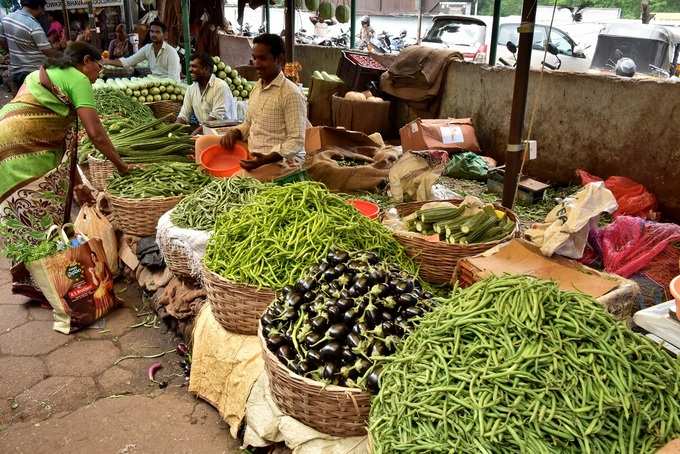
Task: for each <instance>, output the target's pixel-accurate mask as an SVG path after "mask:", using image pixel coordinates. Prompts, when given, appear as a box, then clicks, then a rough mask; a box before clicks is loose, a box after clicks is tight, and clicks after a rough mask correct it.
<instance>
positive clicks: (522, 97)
mask: <svg viewBox="0 0 680 454" xmlns="http://www.w3.org/2000/svg"><path fill="white" fill-rule="evenodd" d="M536 8H537V0H524V5H523V6H522V23H521V24H520V26H519V50H518V52H517V68H516V69H515V88H514V91H513V95H512V111H511V112H510V134H509V136H508V148H507V151H506V153H505V177H504V179H503V206H504V207H506V208H512V206H513V205H514V203H515V196H516V195H517V184H518V182H519V178H520V174H519V173H520V171H521V168H522V160H523V159H524V145H523V143H522V134H523V132H524V114H525V112H526V103H527V91H528V89H529V67H530V65H531V46H532V43H533V41H534V24H535V23H536ZM491 44H492V45H493V44H494V43H491Z"/></svg>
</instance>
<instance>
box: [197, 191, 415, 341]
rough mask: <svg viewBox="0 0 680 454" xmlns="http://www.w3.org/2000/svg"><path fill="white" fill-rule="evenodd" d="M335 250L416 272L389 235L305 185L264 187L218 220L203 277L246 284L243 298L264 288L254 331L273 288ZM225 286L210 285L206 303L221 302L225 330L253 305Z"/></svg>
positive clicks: (340, 202)
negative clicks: (375, 257) (356, 252)
mask: <svg viewBox="0 0 680 454" xmlns="http://www.w3.org/2000/svg"><path fill="white" fill-rule="evenodd" d="M333 247H337V248H342V249H344V250H371V251H373V252H375V253H376V254H378V256H379V257H381V258H384V259H386V260H389V261H390V262H391V263H395V264H397V265H400V266H401V267H402V268H403V269H405V270H406V271H409V272H412V273H413V272H415V265H414V263H413V262H412V261H411V260H410V259H409V258H408V257H407V256H406V252H405V251H404V249H403V248H402V247H401V246H400V245H399V243H398V242H397V241H396V240H395V239H394V238H392V235H391V233H390V231H389V230H387V229H386V228H385V227H383V226H382V225H381V224H379V223H377V222H375V221H371V220H370V219H368V218H366V217H365V216H363V215H362V214H360V213H359V212H358V211H357V210H356V209H355V208H354V207H352V206H351V205H349V204H347V203H346V201H345V199H343V198H342V197H340V196H338V195H335V194H332V193H330V192H329V191H328V190H327V189H326V188H325V187H324V186H323V185H321V184H319V183H315V182H311V181H303V182H299V183H293V184H289V185H286V186H273V187H270V188H267V189H264V190H262V191H260V192H259V193H258V194H257V195H255V197H253V198H252V199H251V200H250V202H249V203H247V204H245V205H242V206H238V207H234V208H232V209H231V210H229V211H227V212H226V213H224V214H223V215H222V216H220V217H219V218H218V220H217V223H216V224H215V230H214V233H213V236H212V237H211V238H210V241H209V242H208V247H207V248H206V253H205V256H204V257H203V265H204V274H203V278H204V281H206V282H207V280H206V274H208V276H209V277H210V278H212V279H213V280H215V281H218V282H219V281H222V282H223V283H224V285H227V284H229V285H231V286H232V287H234V286H240V287H246V288H247V289H248V293H252V292H251V290H252V289H258V288H260V289H265V290H267V291H268V293H267V297H271V299H270V300H269V301H266V298H264V297H263V298H259V299H258V301H257V305H258V306H259V305H260V304H262V305H261V306H260V307H258V308H256V309H257V310H259V313H257V314H256V315H255V317H254V319H249V321H248V324H247V328H248V330H249V332H250V333H251V334H255V333H256V332H257V324H258V321H259V317H260V315H261V314H262V312H263V311H264V309H265V308H266V307H267V306H268V305H269V303H271V301H272V300H273V296H274V294H273V292H272V291H271V289H274V290H277V289H281V288H283V287H285V286H286V285H292V284H294V283H295V282H296V281H297V280H298V279H299V277H300V276H301V275H302V273H303V272H304V271H305V270H306V269H307V268H309V267H310V266H312V265H314V264H315V263H317V262H318V261H319V260H321V259H323V258H324V257H325V256H326V255H327V254H328V252H329V251H330V250H331V249H332V248H333ZM224 285H222V287H217V286H216V287H215V290H216V291H215V292H211V289H210V288H208V300H209V301H210V302H211V304H213V303H214V300H215V299H219V302H220V305H219V307H217V311H216V312H217V313H216V314H215V316H216V318H218V319H220V318H221V323H222V324H223V326H224V325H225V324H226V325H228V326H229V325H230V323H232V322H233V320H234V317H235V316H236V313H235V305H238V307H241V306H247V307H250V308H251V310H252V307H253V306H254V303H253V302H252V301H250V300H248V299H247V298H246V297H247V296H248V294H238V293H232V294H225V293H224V292H220V291H218V290H220V289H224V288H225V287H224ZM215 309H216V306H215V304H213V311H214V312H215ZM230 309H231V310H230ZM233 325H235V323H233ZM241 325H242V326H246V324H245V323H242V324H241ZM227 329H230V328H227Z"/></svg>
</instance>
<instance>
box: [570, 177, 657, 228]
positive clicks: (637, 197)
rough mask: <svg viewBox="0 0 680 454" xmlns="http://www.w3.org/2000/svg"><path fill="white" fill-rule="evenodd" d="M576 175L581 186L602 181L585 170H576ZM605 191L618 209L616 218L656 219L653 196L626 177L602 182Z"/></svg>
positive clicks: (655, 204)
mask: <svg viewBox="0 0 680 454" xmlns="http://www.w3.org/2000/svg"><path fill="white" fill-rule="evenodd" d="M576 174H577V175H578V176H579V178H581V184H584V185H585V184H588V183H592V182H595V181H602V179H601V178H599V177H597V176H595V175H591V174H589V173H588V172H586V171H585V170H580V169H579V170H577V171H576ZM604 184H605V186H606V187H607V189H609V190H610V191H612V193H613V194H614V197H616V201H617V202H618V204H619V209H618V210H617V211H616V212H615V213H614V217H618V216H637V217H641V218H645V219H654V218H655V217H656V213H655V212H656V208H657V202H656V197H654V194H652V193H651V192H649V191H648V190H647V189H646V188H645V187H644V186H643V185H641V184H640V183H637V182H636V181H634V180H631V179H630V178H626V177H617V176H615V177H609V178H607V180H605V182H604Z"/></svg>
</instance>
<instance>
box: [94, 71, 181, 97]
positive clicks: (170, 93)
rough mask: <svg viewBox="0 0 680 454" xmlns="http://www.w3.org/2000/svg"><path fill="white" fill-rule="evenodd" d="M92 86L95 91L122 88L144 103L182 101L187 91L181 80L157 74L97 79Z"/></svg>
mask: <svg viewBox="0 0 680 454" xmlns="http://www.w3.org/2000/svg"><path fill="white" fill-rule="evenodd" d="M92 87H93V88H94V89H95V91H98V90H100V89H106V88H110V89H114V90H120V91H122V92H123V93H125V94H126V95H128V96H132V97H134V98H135V99H136V100H137V101H139V102H142V103H145V102H158V101H175V102H180V103H181V102H182V101H183V100H184V94H185V93H186V91H187V89H186V85H185V84H183V83H181V82H177V81H175V80H172V79H162V78H159V77H156V76H146V77H142V78H139V77H131V78H129V79H125V78H117V79H108V80H107V81H106V82H104V81H103V80H97V81H96V82H95V83H94V84H93V85H92Z"/></svg>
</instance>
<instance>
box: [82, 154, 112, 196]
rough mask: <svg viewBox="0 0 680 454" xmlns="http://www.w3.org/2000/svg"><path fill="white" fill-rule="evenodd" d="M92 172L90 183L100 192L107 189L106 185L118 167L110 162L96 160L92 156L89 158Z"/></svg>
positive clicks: (89, 166)
mask: <svg viewBox="0 0 680 454" xmlns="http://www.w3.org/2000/svg"><path fill="white" fill-rule="evenodd" d="M87 163H88V168H89V171H90V183H92V186H94V188H95V189H96V190H98V191H103V190H105V189H106V183H107V181H108V180H109V178H111V175H113V173H114V172H115V171H116V167H115V166H114V165H113V163H112V162H111V161H109V160H106V159H104V160H102V159H96V158H93V157H92V156H90V157H89V158H87Z"/></svg>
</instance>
